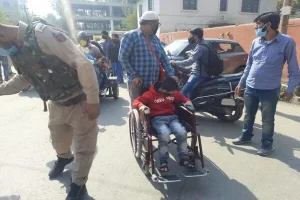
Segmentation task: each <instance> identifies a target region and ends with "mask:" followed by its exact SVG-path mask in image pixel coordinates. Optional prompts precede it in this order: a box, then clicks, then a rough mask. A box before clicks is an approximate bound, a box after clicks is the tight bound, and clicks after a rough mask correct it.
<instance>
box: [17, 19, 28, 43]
mask: <svg viewBox="0 0 300 200" xmlns="http://www.w3.org/2000/svg"><path fill="white" fill-rule="evenodd" d="M17 25H18V26H19V30H18V35H17V40H18V41H20V42H24V40H25V35H26V31H27V27H28V25H27V24H25V23H24V22H22V21H19V23H18V24H17Z"/></svg>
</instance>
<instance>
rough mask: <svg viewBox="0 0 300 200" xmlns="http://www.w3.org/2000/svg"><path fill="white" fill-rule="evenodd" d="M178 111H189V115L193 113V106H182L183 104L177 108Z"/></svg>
mask: <svg viewBox="0 0 300 200" xmlns="http://www.w3.org/2000/svg"><path fill="white" fill-rule="evenodd" d="M179 109H180V110H184V111H189V112H191V113H194V112H195V107H194V106H184V105H183V104H182V105H180V106H179Z"/></svg>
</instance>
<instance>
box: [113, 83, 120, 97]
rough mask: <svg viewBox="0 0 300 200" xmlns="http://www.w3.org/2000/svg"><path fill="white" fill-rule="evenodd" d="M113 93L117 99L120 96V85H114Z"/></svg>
mask: <svg viewBox="0 0 300 200" xmlns="http://www.w3.org/2000/svg"><path fill="white" fill-rule="evenodd" d="M112 95H113V97H114V99H115V100H117V99H118V98H119V86H118V85H117V86H114V87H113V88H112Z"/></svg>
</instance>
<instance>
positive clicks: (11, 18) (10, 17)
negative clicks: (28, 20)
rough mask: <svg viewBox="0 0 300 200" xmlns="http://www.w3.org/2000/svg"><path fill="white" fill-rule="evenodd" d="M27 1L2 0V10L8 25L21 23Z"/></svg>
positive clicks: (0, 3) (0, 0) (0, 4)
mask: <svg viewBox="0 0 300 200" xmlns="http://www.w3.org/2000/svg"><path fill="white" fill-rule="evenodd" d="M25 5H26V0H0V9H2V10H3V11H5V14H6V18H7V21H8V23H10V24H13V23H16V22H17V21H19V20H20V19H21V18H22V17H23V15H24V9H25V8H24V6H25Z"/></svg>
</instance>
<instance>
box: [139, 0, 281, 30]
mask: <svg viewBox="0 0 300 200" xmlns="http://www.w3.org/2000/svg"><path fill="white" fill-rule="evenodd" d="M144 1H145V2H146V4H147V3H148V1H147V0H144ZM155 1H159V0H155ZM159 2H160V4H159V5H160V11H159V13H160V17H161V23H162V27H161V32H162V33H164V32H173V31H181V30H189V29H192V28H195V27H201V28H205V27H208V24H213V23H218V22H221V21H220V17H221V15H223V14H225V15H226V21H225V22H226V23H231V24H236V23H239V24H244V23H250V22H253V20H254V19H255V18H256V17H257V16H258V15H259V14H260V13H263V12H269V11H275V10H276V0H260V6H259V13H242V12H241V6H242V0H228V1H227V2H228V5H227V6H228V9H227V12H220V0H198V10H196V11H186V10H183V0H160V1H159ZM147 5H148V4H147ZM154 7H155V6H154Z"/></svg>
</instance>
